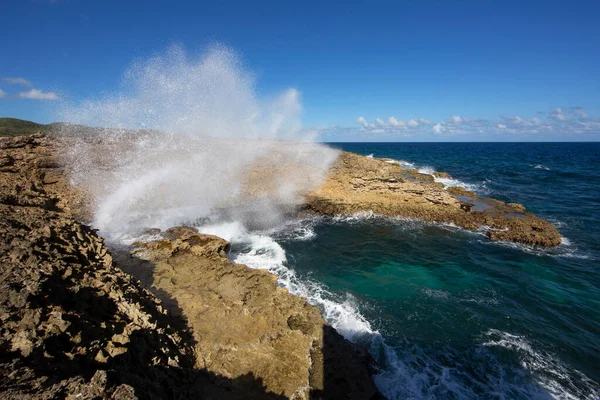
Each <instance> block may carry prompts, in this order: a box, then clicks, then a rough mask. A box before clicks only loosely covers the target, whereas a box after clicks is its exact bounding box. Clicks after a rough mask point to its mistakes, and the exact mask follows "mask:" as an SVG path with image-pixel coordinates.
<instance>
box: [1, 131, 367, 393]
mask: <svg viewBox="0 0 600 400" xmlns="http://www.w3.org/2000/svg"><path fill="white" fill-rule="evenodd" d="M57 146H60V144H58V142H57V141H55V140H52V139H49V138H44V137H19V138H14V139H2V140H1V141H0V151H1V153H0V237H1V240H0V285H1V288H0V319H1V321H2V325H1V328H0V397H1V398H72V399H81V398H84V399H89V398H113V399H134V398H213V399H222V398H225V399H227V398H232V399H237V398H239V399H241V398H298V399H301V398H378V397H379V393H378V392H377V390H376V388H375V386H374V384H373V382H372V380H371V377H370V372H371V371H370V368H372V364H371V360H370V359H369V356H368V354H367V353H366V351H365V350H364V349H362V348H360V347H357V346H354V345H352V344H350V343H349V342H347V341H346V340H344V339H343V338H342V337H341V336H340V335H339V334H337V333H336V332H335V331H334V330H333V329H332V328H330V327H329V326H327V325H326V324H325V322H324V321H323V319H322V318H321V316H320V315H319V312H318V310H317V309H316V308H314V307H312V306H310V305H308V304H307V303H306V301H305V300H304V299H301V298H298V297H295V296H292V295H290V294H289V293H288V292H287V291H286V290H284V289H282V288H280V287H278V286H277V284H276V279H275V277H274V276H272V275H270V274H269V273H266V272H264V271H257V270H252V269H249V268H247V267H245V266H242V265H237V264H234V263H231V262H230V261H228V260H227V257H226V251H227V249H228V243H227V242H225V241H223V240H221V239H219V238H216V237H212V236H206V235H199V234H197V233H196V231H195V230H192V229H190V228H175V229H171V230H169V231H167V232H164V233H163V234H162V236H161V238H160V239H158V240H155V241H152V242H147V243H140V244H139V245H138V246H137V247H136V248H134V249H133V253H130V250H132V249H115V254H116V255H117V258H118V259H119V261H120V262H121V263H122V264H121V266H119V265H118V264H117V263H115V261H114V260H113V257H112V256H111V252H110V251H109V249H108V248H107V247H106V245H105V244H104V241H103V239H102V238H100V237H98V236H97V235H96V233H95V232H94V231H93V230H92V229H90V228H89V227H87V226H85V225H83V224H81V223H80V222H78V221H77V219H75V218H74V216H78V217H79V218H85V216H86V211H85V209H86V207H84V205H85V201H86V199H85V194H82V193H78V192H77V191H74V190H72V188H70V186H69V185H68V181H67V180H66V178H65V176H64V173H63V171H62V168H61V165H60V162H59V161H58V159H57V158H56V157H55V156H56V151H57ZM123 269H125V270H128V271H130V272H132V273H134V274H135V275H136V276H138V277H139V278H140V279H141V281H138V280H137V279H134V278H132V276H131V275H130V274H129V273H126V272H124V271H123ZM143 285H146V286H147V287H148V288H149V289H150V290H151V291H152V292H153V293H154V294H153V293H151V292H149V291H147V290H146V289H144V288H143ZM155 294H156V295H155ZM159 298H160V299H159Z"/></svg>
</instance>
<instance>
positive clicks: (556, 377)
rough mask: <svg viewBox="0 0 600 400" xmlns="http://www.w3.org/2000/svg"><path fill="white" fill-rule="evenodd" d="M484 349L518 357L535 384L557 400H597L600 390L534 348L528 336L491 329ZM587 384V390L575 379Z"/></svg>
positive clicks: (484, 340) (556, 358)
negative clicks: (508, 352)
mask: <svg viewBox="0 0 600 400" xmlns="http://www.w3.org/2000/svg"><path fill="white" fill-rule="evenodd" d="M482 344H483V346H486V347H492V348H494V347H495V348H502V349H506V350H509V351H511V352H514V353H516V354H517V356H518V358H519V360H520V362H521V366H522V367H523V368H524V369H525V370H526V371H527V372H529V373H530V374H531V375H532V376H533V377H534V379H535V381H536V382H537V383H538V384H539V385H540V386H542V387H543V388H544V389H545V390H546V391H547V394H549V395H550V396H551V397H552V398H555V399H568V400H576V399H594V400H595V399H597V398H598V395H600V387H599V386H598V385H597V384H596V383H594V382H593V381H592V380H591V379H589V378H588V377H587V376H586V375H585V374H583V373H582V372H580V371H578V370H574V369H572V368H568V367H567V366H565V365H564V364H563V363H562V361H561V360H560V359H559V358H558V357H556V356H555V355H553V354H550V353H547V352H545V351H543V350H538V349H535V348H534V347H533V346H532V345H531V343H530V342H529V341H528V340H527V338H526V337H525V336H522V335H514V334H511V333H508V332H503V331H500V330H497V329H490V330H488V331H487V332H486V333H485V335H483V343H482ZM573 376H577V378H578V380H579V381H581V382H585V383H586V389H587V390H586V389H583V388H581V387H580V384H578V383H577V382H575V381H574V380H573V378H572V377H573Z"/></svg>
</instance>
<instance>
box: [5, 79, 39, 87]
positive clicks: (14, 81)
mask: <svg viewBox="0 0 600 400" xmlns="http://www.w3.org/2000/svg"><path fill="white" fill-rule="evenodd" d="M4 80H5V81H6V82H8V83H10V84H11V85H23V86H26V87H33V85H32V84H31V82H29V81H28V80H27V79H25V78H4Z"/></svg>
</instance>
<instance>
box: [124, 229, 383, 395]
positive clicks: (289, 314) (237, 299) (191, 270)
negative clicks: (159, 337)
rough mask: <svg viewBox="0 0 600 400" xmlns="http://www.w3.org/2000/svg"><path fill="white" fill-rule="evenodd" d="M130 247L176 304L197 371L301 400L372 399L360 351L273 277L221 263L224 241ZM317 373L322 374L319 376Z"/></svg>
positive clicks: (182, 232)
mask: <svg viewBox="0 0 600 400" xmlns="http://www.w3.org/2000/svg"><path fill="white" fill-rule="evenodd" d="M162 236H163V239H160V240H155V241H151V242H146V243H136V244H134V246H135V247H136V248H137V250H134V255H135V257H134V258H132V259H131V260H130V262H131V263H134V264H135V263H137V261H136V258H141V259H143V260H145V261H147V262H149V263H150V265H152V268H153V277H154V278H153V285H152V286H153V287H154V289H155V290H158V291H160V292H162V293H166V294H168V295H169V296H170V297H172V298H173V299H175V300H176V302H177V307H178V308H177V309H173V310H172V311H173V312H175V313H178V312H179V313H181V315H182V316H184V317H185V318H186V320H187V321H188V322H189V324H190V326H191V327H192V330H193V332H194V339H195V341H196V345H195V352H196V354H201V355H202V357H201V358H199V359H198V361H197V365H196V367H197V368H206V369H207V370H209V371H211V372H214V373H216V374H219V375H223V376H228V377H237V376H241V375H245V374H252V375H253V376H255V377H257V378H258V379H260V380H261V382H263V384H264V385H265V387H266V389H267V390H268V391H270V392H273V393H280V394H282V395H284V396H286V397H287V398H298V399H302V398H304V399H308V398H314V396H313V397H311V393H313V394H314V393H322V392H323V391H331V393H336V394H337V396H338V397H339V398H378V396H379V393H378V391H377V389H376V388H375V386H374V384H373V382H372V380H371V377H370V369H369V368H370V365H371V364H372V360H371V359H370V358H369V357H368V356H365V354H366V353H365V352H364V350H362V349H361V348H360V347H358V346H355V345H352V344H350V343H349V342H347V341H346V340H345V339H344V338H342V337H341V336H340V335H339V334H338V333H337V332H335V330H333V329H331V328H329V327H328V326H327V324H326V323H325V321H324V320H323V318H322V317H321V315H320V313H319V311H318V309H317V308H315V307H313V306H311V305H309V304H307V302H306V300H305V299H303V298H300V297H297V296H293V295H290V294H289V293H288V292H287V290H285V289H283V288H281V287H278V286H277V278H276V276H274V275H272V274H270V273H269V272H267V271H264V270H253V269H249V268H247V267H246V266H243V265H239V264H235V263H232V262H231V261H229V260H228V259H227V254H226V251H227V249H228V248H229V243H228V242H226V241H225V240H223V239H221V238H218V237H216V236H212V235H204V234H199V233H198V232H197V231H196V230H195V229H193V228H189V227H177V228H171V229H169V230H167V231H166V232H164V233H163V234H162ZM322 372H326V373H327V374H329V375H327V376H324V375H323V374H322Z"/></svg>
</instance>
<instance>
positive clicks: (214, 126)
mask: <svg viewBox="0 0 600 400" xmlns="http://www.w3.org/2000/svg"><path fill="white" fill-rule="evenodd" d="M301 109H302V107H301V103H300V94H299V93H298V91H296V90H295V89H288V90H286V91H284V92H283V93H281V94H279V95H275V96H271V97H269V98H261V97H259V96H258V95H257V94H256V89H255V79H254V77H253V75H252V74H251V73H249V72H248V71H247V70H246V69H245V68H244V66H243V64H242V62H241V60H240V58H239V57H238V56H237V55H236V54H235V53H234V52H233V51H232V50H230V49H228V48H226V47H224V46H214V47H212V48H211V49H209V50H208V51H207V52H206V53H205V54H204V55H202V56H201V57H199V58H197V59H196V58H193V57H190V56H188V55H187V54H186V52H185V51H184V50H183V49H182V48H181V47H179V46H173V47H172V48H170V49H169V50H168V51H167V52H166V53H165V54H163V55H156V56H154V57H151V58H149V59H147V60H138V61H136V62H134V63H133V65H132V66H131V67H130V68H129V69H128V70H127V72H126V73H125V75H124V79H123V84H122V91H121V92H120V93H115V94H110V95H105V96H103V97H101V98H99V99H93V100H86V101H83V102H81V103H79V104H68V105H65V106H64V107H63V108H62V109H61V110H60V112H59V119H60V120H65V121H69V122H70V123H71V124H63V125H60V133H63V134H65V135H69V136H75V137H76V139H73V140H74V142H75V143H74V144H73V147H72V149H73V150H72V151H71V152H70V153H69V154H67V155H65V157H66V158H67V161H68V165H69V166H70V169H71V173H72V177H73V182H74V183H75V184H77V185H80V186H82V187H83V188H84V189H85V190H87V191H88V192H89V193H90V194H91V197H92V198H93V200H94V205H95V213H94V225H95V226H96V227H97V228H99V229H100V231H101V233H102V234H103V235H105V236H108V237H109V238H118V237H120V236H122V235H128V234H132V233H134V232H139V231H141V230H143V229H145V228H152V227H158V228H168V227H170V226H174V225H178V224H183V223H192V222H195V221H198V220H201V219H203V218H207V217H209V216H214V215H216V214H217V215H223V216H224V217H226V218H228V219H232V218H233V219H237V220H241V221H242V222H243V223H244V224H246V225H258V226H261V227H262V226H264V225H267V226H268V225H274V224H277V223H279V222H281V220H282V215H283V213H284V212H286V211H287V210H288V208H289V207H293V206H295V205H297V204H298V203H299V202H300V201H301V197H300V196H301V194H302V193H305V192H307V191H309V190H311V189H313V188H314V187H315V186H316V185H318V184H319V183H320V182H321V180H322V179H323V177H324V175H325V173H326V172H327V170H328V168H329V166H330V165H331V163H332V162H333V161H334V160H335V158H336V156H337V152H336V151H335V150H332V149H330V148H328V147H326V146H324V145H320V144H316V143H313V142H311V140H312V138H313V134H312V133H311V132H307V131H303V130H302V129H301V124H300V112H301ZM82 126H85V127H92V128H85V127H82Z"/></svg>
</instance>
